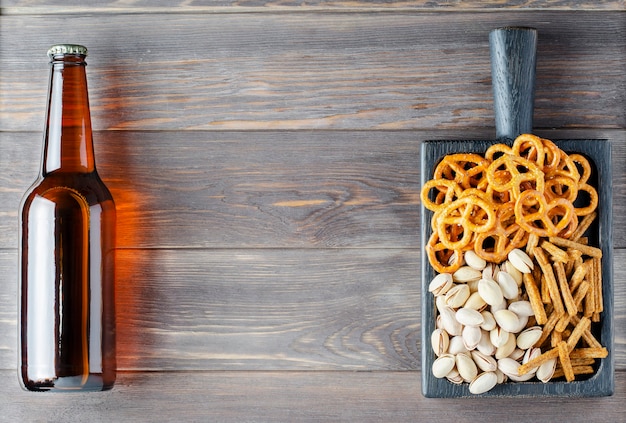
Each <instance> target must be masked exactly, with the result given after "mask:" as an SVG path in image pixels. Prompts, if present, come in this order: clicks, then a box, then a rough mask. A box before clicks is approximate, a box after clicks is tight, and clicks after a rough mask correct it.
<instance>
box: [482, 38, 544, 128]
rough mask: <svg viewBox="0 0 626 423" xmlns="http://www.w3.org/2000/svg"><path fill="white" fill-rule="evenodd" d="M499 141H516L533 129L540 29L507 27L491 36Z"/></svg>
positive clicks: (490, 44)
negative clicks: (538, 34)
mask: <svg viewBox="0 0 626 423" xmlns="http://www.w3.org/2000/svg"><path fill="white" fill-rule="evenodd" d="M489 46H490V52H491V81H492V86H493V100H494V101H493V104H494V112H495V117H496V138H498V139H499V140H506V139H514V138H516V137H517V136H518V135H520V134H525V133H530V132H532V128H533V102H534V99H535V62H536V53H537V30H536V29H534V28H527V27H506V28H498V29H494V30H493V31H491V32H490V33H489Z"/></svg>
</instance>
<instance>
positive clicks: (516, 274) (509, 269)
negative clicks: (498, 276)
mask: <svg viewBox="0 0 626 423" xmlns="http://www.w3.org/2000/svg"><path fill="white" fill-rule="evenodd" d="M500 270H502V271H504V272H506V273H508V274H509V275H511V276H512V277H513V279H515V282H516V283H517V286H522V283H523V282H524V278H523V277H522V272H520V271H519V270H517V269H516V268H515V266H513V265H512V264H511V262H510V261H508V260H506V261H505V262H504V263H502V264H501V265H500Z"/></svg>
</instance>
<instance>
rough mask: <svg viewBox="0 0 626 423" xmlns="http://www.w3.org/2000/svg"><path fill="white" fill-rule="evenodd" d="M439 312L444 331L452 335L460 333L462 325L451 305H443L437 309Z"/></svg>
mask: <svg viewBox="0 0 626 423" xmlns="http://www.w3.org/2000/svg"><path fill="white" fill-rule="evenodd" d="M439 313H441V323H442V324H443V328H444V329H445V330H446V332H448V334H449V335H452V336H456V335H460V334H461V331H462V330H463V327H462V326H461V324H460V323H459V322H458V321H457V320H456V317H455V316H456V313H455V311H454V310H453V309H452V308H451V307H448V306H445V307H442V308H441V310H439Z"/></svg>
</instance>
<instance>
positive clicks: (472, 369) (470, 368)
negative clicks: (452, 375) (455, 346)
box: [456, 354, 478, 382]
mask: <svg viewBox="0 0 626 423" xmlns="http://www.w3.org/2000/svg"><path fill="white" fill-rule="evenodd" d="M456 369H457V370H458V371H459V374H460V375H461V377H462V378H463V380H465V381H466V382H469V381H471V380H473V379H474V378H475V377H476V375H477V374H478V367H476V363H474V360H472V357H470V355H469V354H457V355H456Z"/></svg>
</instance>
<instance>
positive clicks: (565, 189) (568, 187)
mask: <svg viewBox="0 0 626 423" xmlns="http://www.w3.org/2000/svg"><path fill="white" fill-rule="evenodd" d="M578 188H579V186H578V183H577V181H574V180H573V179H571V178H569V177H567V176H563V175H557V176H554V177H552V178H548V179H546V181H545V191H544V194H545V195H546V199H547V200H548V201H551V200H553V199H554V198H565V199H567V200H568V201H570V202H572V203H573V202H574V201H575V200H576V197H577V196H578Z"/></svg>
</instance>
